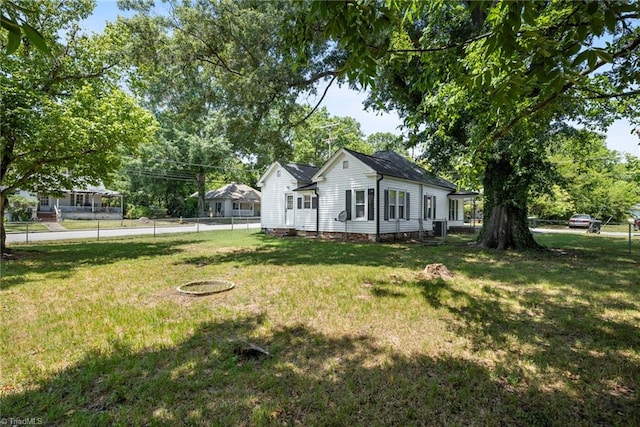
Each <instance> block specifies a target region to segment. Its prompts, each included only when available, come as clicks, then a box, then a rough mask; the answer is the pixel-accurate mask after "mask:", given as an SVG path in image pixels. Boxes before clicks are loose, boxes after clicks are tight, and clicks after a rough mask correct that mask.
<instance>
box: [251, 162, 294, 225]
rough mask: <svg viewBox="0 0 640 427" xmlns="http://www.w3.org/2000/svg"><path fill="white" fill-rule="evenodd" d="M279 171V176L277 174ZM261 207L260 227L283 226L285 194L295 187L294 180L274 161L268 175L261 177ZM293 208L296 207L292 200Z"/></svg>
mask: <svg viewBox="0 0 640 427" xmlns="http://www.w3.org/2000/svg"><path fill="white" fill-rule="evenodd" d="M278 171H280V176H278ZM261 184H262V185H261V188H260V191H261V192H262V209H261V213H260V224H261V227H262V228H284V227H286V224H285V208H286V206H285V203H286V199H285V195H286V194H287V193H290V192H293V189H295V188H296V187H297V183H296V180H295V179H294V177H293V176H291V174H289V173H288V172H287V171H286V169H284V168H283V167H282V166H281V165H280V164H279V163H275V164H274V165H273V167H272V168H271V170H270V171H269V173H268V175H267V176H265V177H263V178H262V182H261ZM293 207H294V209H295V208H296V205H295V200H294V206H293Z"/></svg>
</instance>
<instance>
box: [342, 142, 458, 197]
mask: <svg viewBox="0 0 640 427" xmlns="http://www.w3.org/2000/svg"><path fill="white" fill-rule="evenodd" d="M343 150H344V151H346V152H348V153H349V154H351V155H352V156H354V157H355V158H357V159H358V160H360V161H361V162H362V163H364V164H365V165H367V166H369V167H370V168H371V169H373V170H374V171H375V172H376V173H379V174H381V175H388V176H393V177H396V178H402V179H407V180H409V181H416V182H422V183H425V184H430V185H435V186H438V187H444V188H447V189H449V190H452V191H455V190H456V188H457V187H456V185H455V184H453V183H451V182H449V181H447V180H445V179H442V178H440V177H439V176H437V175H436V174H434V173H431V172H427V171H426V170H425V169H424V168H422V167H420V166H418V165H416V164H415V163H413V162H411V161H409V160H407V159H405V158H404V157H403V156H401V155H400V154H398V153H396V152H395V151H378V152H376V153H374V154H372V155H370V156H369V155H367V154H362V153H358V152H357V151H353V150H349V149H348V148H343Z"/></svg>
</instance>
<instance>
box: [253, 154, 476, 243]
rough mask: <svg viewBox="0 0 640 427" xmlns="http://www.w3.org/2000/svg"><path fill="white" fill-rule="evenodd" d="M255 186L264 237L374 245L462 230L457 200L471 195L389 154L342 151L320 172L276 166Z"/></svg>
mask: <svg viewBox="0 0 640 427" xmlns="http://www.w3.org/2000/svg"><path fill="white" fill-rule="evenodd" d="M258 186H260V187H261V189H262V197H263V210H262V220H261V226H262V229H263V231H264V232H267V233H274V234H280V235H283V234H302V235H325V236H343V235H344V234H345V233H346V234H347V235H348V236H349V237H350V238H359V239H364V238H367V239H370V240H376V241H379V240H388V239H396V238H406V237H414V236H415V237H420V236H421V235H422V234H423V233H425V232H429V231H433V230H434V228H438V227H440V228H442V227H451V226H462V225H463V224H464V214H463V203H462V201H463V199H464V198H469V197H473V196H474V194H475V193H456V186H455V185H454V184H452V183H450V182H448V181H446V180H444V179H442V178H439V177H438V176H436V175H434V174H431V173H429V172H427V171H426V170H424V169H423V168H421V167H419V166H418V165H416V164H414V163H412V162H410V161H409V160H407V159H405V158H404V157H402V156H401V155H399V154H397V153H395V152H392V151H380V152H377V153H375V154H373V155H366V154H362V153H358V152H356V151H352V150H348V149H346V148H342V149H340V150H338V151H337V152H336V153H335V154H334V155H333V156H332V157H331V158H330V159H329V160H328V161H327V162H326V163H325V164H324V165H323V166H322V167H321V168H319V169H318V168H315V167H312V166H301V165H296V164H292V163H289V164H281V163H279V162H275V163H273V164H272V165H271V166H270V167H269V168H268V169H267V171H266V172H265V173H264V174H263V175H262V177H261V178H260V180H259V181H258ZM343 211H344V213H343V214H342V215H341V212H343Z"/></svg>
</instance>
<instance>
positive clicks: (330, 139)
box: [293, 107, 372, 166]
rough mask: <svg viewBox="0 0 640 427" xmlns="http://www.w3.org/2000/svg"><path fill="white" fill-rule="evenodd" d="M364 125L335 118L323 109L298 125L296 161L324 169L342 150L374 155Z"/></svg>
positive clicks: (294, 137) (294, 142) (296, 131)
mask: <svg viewBox="0 0 640 427" xmlns="http://www.w3.org/2000/svg"><path fill="white" fill-rule="evenodd" d="M363 137H364V135H363V133H362V131H361V130H360V123H358V122H357V121H356V120H354V119H353V118H351V117H332V116H331V115H330V114H329V111H328V110H327V109H326V108H324V107H323V108H321V109H319V110H318V111H316V112H315V113H314V114H313V115H312V116H310V117H309V118H308V119H307V120H306V121H304V122H303V123H301V124H300V125H298V126H297V127H296V128H295V129H294V133H293V161H295V162H297V163H302V164H309V165H315V166H321V165H322V164H324V162H326V161H327V159H328V158H329V157H331V155H332V154H333V153H334V152H335V151H336V150H338V149H339V148H342V147H346V148H351V149H353V150H356V151H360V152H364V153H371V152H372V150H371V147H370V146H369V145H368V144H366V143H365V141H364V139H363Z"/></svg>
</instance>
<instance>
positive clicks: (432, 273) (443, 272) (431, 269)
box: [422, 263, 455, 280]
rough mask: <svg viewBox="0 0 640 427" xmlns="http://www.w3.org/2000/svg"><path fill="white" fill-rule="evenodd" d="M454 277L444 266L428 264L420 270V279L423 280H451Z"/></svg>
mask: <svg viewBox="0 0 640 427" xmlns="http://www.w3.org/2000/svg"><path fill="white" fill-rule="evenodd" d="M454 276H455V275H454V274H453V273H452V272H451V270H449V269H448V268H447V266H446V265H444V264H439V263H438V264H428V265H427V266H426V267H425V268H424V270H422V277H424V278H425V279H429V280H432V279H444V280H447V279H453V277H454Z"/></svg>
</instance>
